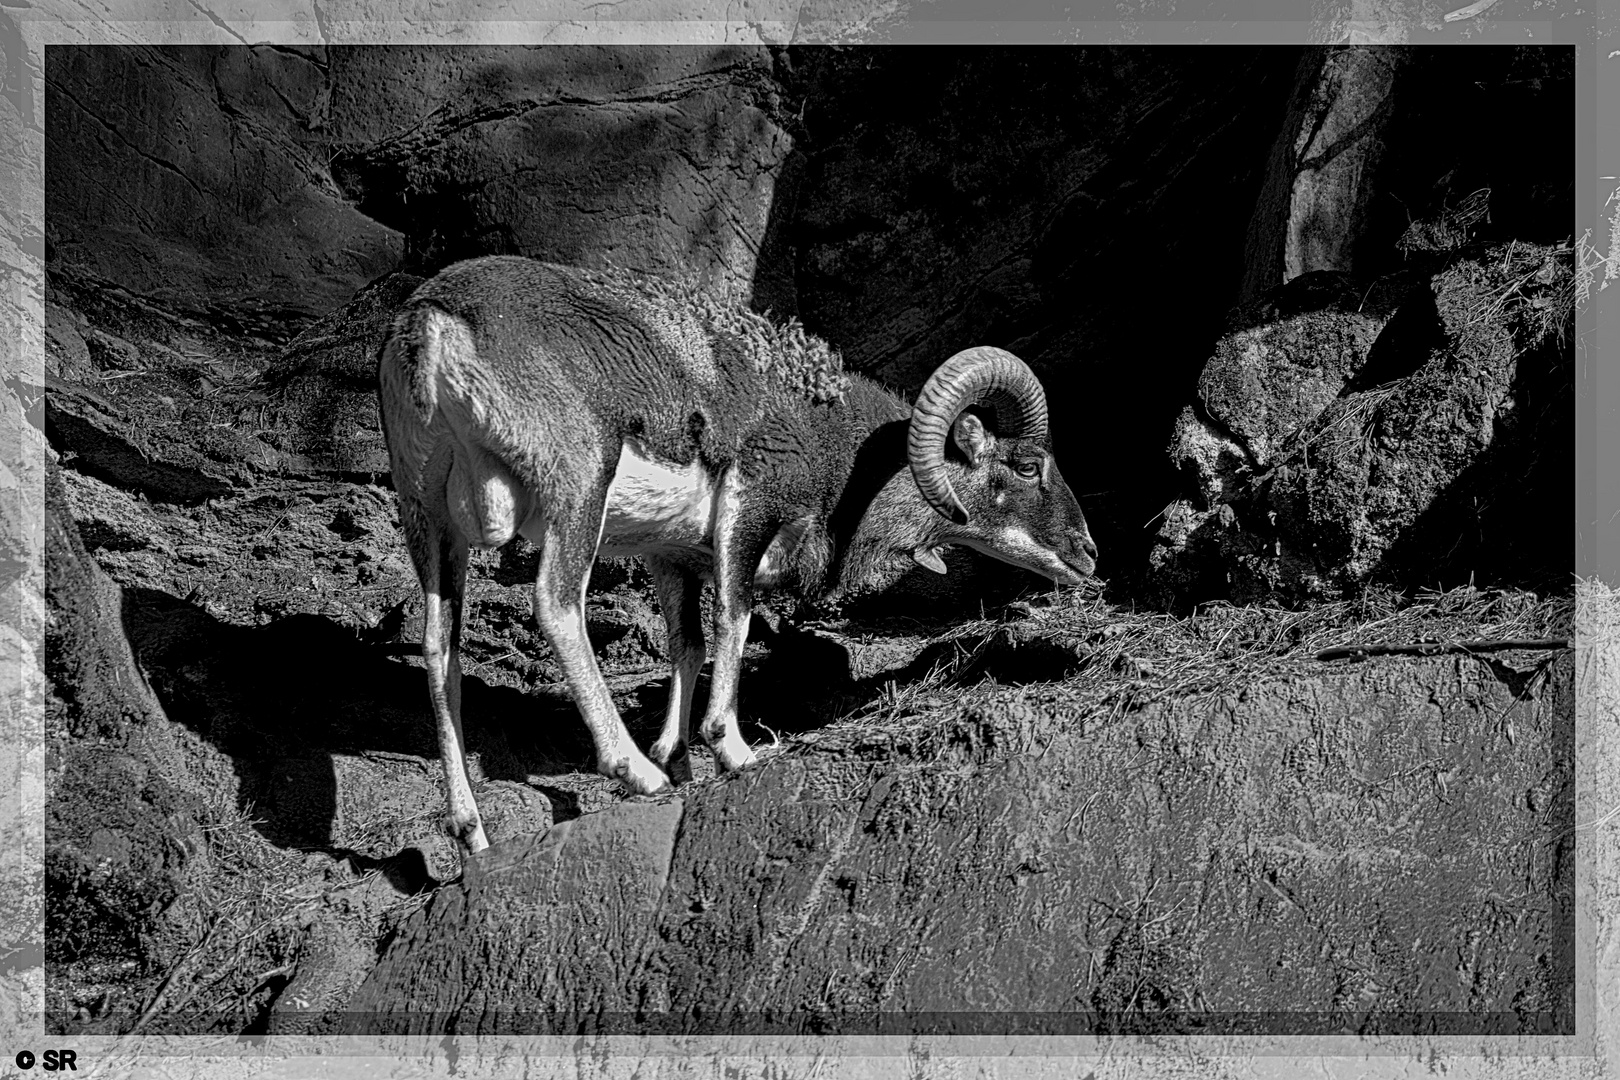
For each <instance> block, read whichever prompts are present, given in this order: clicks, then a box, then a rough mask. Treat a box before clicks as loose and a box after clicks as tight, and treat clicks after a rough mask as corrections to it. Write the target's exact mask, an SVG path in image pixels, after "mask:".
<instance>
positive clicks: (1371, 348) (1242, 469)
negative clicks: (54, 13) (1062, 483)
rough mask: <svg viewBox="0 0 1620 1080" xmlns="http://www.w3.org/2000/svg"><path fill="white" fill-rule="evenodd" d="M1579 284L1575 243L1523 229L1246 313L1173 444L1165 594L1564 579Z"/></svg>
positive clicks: (1211, 595)
mask: <svg viewBox="0 0 1620 1080" xmlns="http://www.w3.org/2000/svg"><path fill="white" fill-rule="evenodd" d="M1571 284H1572V267H1571V262H1570V257H1569V251H1568V249H1565V248H1558V247H1544V246H1538V245H1529V244H1519V243H1509V244H1502V245H1496V246H1492V247H1485V248H1476V249H1474V250H1473V251H1472V252H1470V253H1467V254H1463V255H1460V256H1459V257H1454V258H1452V259H1450V260H1449V261H1448V262H1447V263H1446V264H1444V265H1443V266H1441V267H1440V268H1438V269H1433V270H1432V271H1431V272H1429V273H1427V274H1425V275H1424V276H1423V277H1421V278H1419V279H1418V280H1416V281H1415V282H1414V275H1413V274H1412V273H1411V272H1403V273H1400V274H1396V275H1391V276H1390V277H1388V278H1384V279H1380V280H1379V281H1377V282H1374V283H1372V284H1371V285H1370V286H1361V287H1358V286H1356V285H1355V284H1354V283H1352V282H1351V281H1350V280H1349V279H1348V278H1346V277H1344V276H1342V275H1333V274H1320V275H1318V274H1312V275H1306V276H1305V277H1304V278H1301V279H1297V280H1296V281H1295V282H1292V283H1290V284H1289V285H1287V286H1284V287H1282V288H1281V289H1279V290H1275V291H1274V292H1273V293H1272V294H1271V295H1270V296H1268V297H1266V298H1263V299H1262V300H1261V301H1259V302H1257V303H1256V304H1255V305H1251V306H1250V307H1248V308H1246V309H1244V310H1242V311H1240V312H1239V313H1238V315H1237V317H1236V319H1235V320H1234V321H1235V328H1234V329H1232V330H1231V331H1230V332H1229V333H1228V334H1227V335H1226V336H1225V337H1223V338H1222V339H1221V340H1220V342H1219V343H1218V344H1217V345H1216V349H1215V355H1214V356H1213V357H1212V358H1211V359H1210V361H1209V362H1208V363H1207V364H1206V365H1205V368H1204V372H1203V374H1202V376H1201V377H1200V379H1199V382H1198V397H1197V400H1196V401H1195V403H1194V404H1192V405H1190V406H1188V407H1186V408H1185V409H1184V410H1183V412H1182V414H1181V417H1180V419H1179V420H1178V422H1177V425H1176V430H1175V435H1174V437H1173V440H1172V443H1171V448H1170V453H1171V456H1172V458H1173V459H1174V461H1175V463H1176V465H1177V466H1178V468H1179V469H1180V470H1181V472H1182V475H1183V477H1184V478H1185V483H1186V486H1187V487H1188V488H1189V489H1190V491H1189V493H1188V496H1187V497H1186V498H1183V499H1179V500H1176V501H1174V502H1172V503H1171V504H1170V506H1169V507H1168V508H1167V509H1166V511H1165V515H1164V521H1163V524H1162V525H1161V528H1160V530H1159V534H1158V543H1157V545H1156V547H1155V548H1154V551H1153V553H1152V557H1151V565H1152V575H1151V577H1152V580H1153V582H1154V585H1155V587H1156V588H1157V589H1158V590H1159V592H1160V594H1161V599H1162V600H1163V601H1164V602H1167V603H1171V604H1176V603H1183V604H1185V603H1189V602H1191V603H1197V602H1200V601H1206V600H1213V599H1230V600H1232V601H1234V602H1238V603H1248V602H1255V601H1270V602H1298V601H1301V600H1307V599H1332V598H1337V597H1340V596H1346V595H1354V594H1355V593H1356V592H1358V591H1359V590H1360V589H1361V588H1362V587H1364V586H1365V585H1366V584H1367V583H1368V582H1370V581H1373V580H1379V579H1381V580H1388V581H1393V582H1395V583H1397V584H1400V585H1403V586H1433V585H1437V584H1448V585H1449V584H1459V583H1463V582H1467V581H1468V580H1470V578H1471V577H1473V576H1474V575H1478V577H1479V578H1480V579H1482V580H1494V581H1499V582H1503V583H1514V584H1522V585H1528V586H1532V587H1538V586H1544V587H1557V586H1558V585H1559V584H1561V583H1562V582H1563V581H1564V580H1565V578H1566V577H1567V574H1568V559H1569V552H1570V551H1571V550H1572V547H1573V535H1572V525H1571V524H1570V523H1569V522H1568V515H1567V513H1565V511H1566V510H1567V500H1566V501H1565V503H1564V504H1560V503H1559V502H1558V501H1557V494H1558V492H1559V491H1560V490H1562V489H1561V488H1560V484H1564V486H1566V487H1567V476H1568V470H1569V468H1570V467H1571V465H1572V452H1573V436H1574V410H1573V404H1574V397H1573V385H1574V384H1573V378H1572V370H1573V365H1572V354H1571V352H1570V344H1571V338H1570V325H1571V324H1570V319H1571V314H1572V310H1573V308H1572V301H1573V293H1572V289H1571ZM1251 323H1252V325H1249V324H1251ZM1560 477H1563V478H1565V479H1564V480H1563V481H1561V480H1560V479H1559V478H1560ZM1530 521H1536V522H1541V523H1543V524H1542V525H1541V526H1539V527H1538V528H1536V529H1527V528H1526V527H1525V523H1526V522H1530Z"/></svg>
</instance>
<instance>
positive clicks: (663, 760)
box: [642, 555, 704, 784]
mask: <svg viewBox="0 0 1620 1080" xmlns="http://www.w3.org/2000/svg"><path fill="white" fill-rule="evenodd" d="M642 561H643V562H645V563H646V564H647V569H648V570H649V571H650V572H651V573H652V578H653V585H654V586H655V587H656V588H657V590H658V606H659V607H660V608H661V609H663V612H664V625H665V627H666V628H668V630H669V659H670V679H669V705H668V707H667V708H666V710H665V712H664V730H663V732H662V733H661V734H660V735H659V736H658V741H657V742H656V743H654V744H653V748H652V759H653V760H654V761H656V762H658V763H659V764H660V765H662V766H664V768H665V769H666V770H667V771H668V773H669V778H670V779H671V780H672V781H674V782H675V783H677V784H684V783H686V782H687V781H689V780H691V779H692V764H691V762H690V761H689V760H688V758H687V752H686V751H687V742H688V740H689V739H690V738H691V723H692V691H693V689H694V688H695V687H696V686H697V678H698V673H699V672H700V671H702V670H703V660H704V646H703V616H702V613H701V611H700V610H699V607H698V599H699V597H700V596H701V595H702V591H703V583H702V582H701V581H700V580H699V579H698V576H697V575H696V574H694V573H693V572H692V571H691V570H688V569H687V568H686V567H684V566H682V565H680V564H679V563H674V562H670V561H669V560H667V559H661V558H658V557H657V556H655V555H644V556H642Z"/></svg>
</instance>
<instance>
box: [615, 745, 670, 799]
mask: <svg viewBox="0 0 1620 1080" xmlns="http://www.w3.org/2000/svg"><path fill="white" fill-rule="evenodd" d="M638 759H639V760H638ZM601 772H602V773H603V774H604V775H606V776H611V777H613V779H615V780H617V781H619V782H620V783H621V784H623V785H624V786H625V787H627V788H629V789H630V792H631V793H632V794H635V795H656V794H658V793H659V792H661V791H668V790H670V789H671V784H670V782H669V777H667V776H665V775H664V770H662V769H660V768H659V767H658V766H656V765H654V764H653V763H652V762H650V761H648V760H647V759H646V758H644V757H641V755H640V754H637V755H636V756H635V757H629V758H621V759H620V760H618V761H616V762H614V763H613V764H611V765H609V766H607V767H606V768H603V769H601Z"/></svg>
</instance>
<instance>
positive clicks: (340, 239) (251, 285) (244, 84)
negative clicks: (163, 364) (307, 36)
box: [45, 46, 404, 340]
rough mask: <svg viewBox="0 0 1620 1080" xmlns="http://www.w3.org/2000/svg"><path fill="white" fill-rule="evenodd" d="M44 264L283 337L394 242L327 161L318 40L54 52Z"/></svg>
mask: <svg viewBox="0 0 1620 1080" xmlns="http://www.w3.org/2000/svg"><path fill="white" fill-rule="evenodd" d="M45 77H46V81H47V85H48V87H49V94H50V122H49V124H48V125H47V127H48V131H47V133H46V152H45V163H46V164H45V191H46V203H45V213H46V218H47V221H48V223H49V225H48V228H47V241H48V250H47V253H46V258H47V261H48V262H50V263H52V264H53V266H54V267H55V268H57V269H58V270H62V269H68V268H71V269H72V270H73V271H74V272H76V273H78V274H81V275H84V276H86V277H89V278H92V279H95V280H98V281H101V282H105V283H108V284H113V285H116V286H119V287H121V288H123V289H127V290H129V291H130V292H133V293H136V294H138V295H141V296H145V297H147V298H149V299H152V300H157V301H160V302H162V303H164V304H165V305H167V306H169V307H170V308H171V309H173V310H177V311H181V312H185V313H187V314H190V315H192V316H195V317H197V318H201V319H207V320H209V321H212V322H215V323H217V324H218V325H220V326H221V327H223V328H227V329H230V330H232V331H234V332H246V333H251V334H256V335H259V336H262V337H265V338H268V339H270V340H278V339H279V340H285V339H286V338H287V337H289V336H291V334H292V333H295V332H296V331H297V329H298V328H299V327H300V326H302V325H304V324H306V323H308V322H309V321H311V320H312V319H314V318H316V317H317V316H319V315H322V314H324V313H325V312H327V311H329V310H331V308H332V307H333V306H334V303H335V302H340V301H341V300H342V299H343V298H344V297H346V296H349V295H351V294H352V293H353V292H354V291H355V290H356V289H357V288H359V287H360V286H361V285H363V284H365V283H366V282H367V281H369V280H371V279H372V278H375V277H376V276H378V275H379V274H381V273H383V272H385V271H387V270H390V269H392V268H393V267H394V265H395V264H396V263H397V262H398V261H399V258H400V256H401V254H402V253H403V249H404V245H403V244H402V242H401V238H400V236H399V235H398V234H397V233H396V232H394V231H393V230H391V229H389V228H388V227H387V226H385V225H383V224H381V223H379V222H377V221H376V220H375V219H373V218H371V217H368V216H367V215H365V214H364V213H361V212H360V211H359V210H357V209H356V208H355V207H354V206H353V205H352V203H351V201H350V200H349V199H348V198H347V197H346V196H345V195H344V193H343V192H342V191H341V190H339V188H338V187H337V186H336V185H335V184H334V183H333V182H332V179H331V175H330V173H329V172H328V170H327V168H326V161H325V158H326V156H327V155H326V153H324V152H323V151H324V144H325V143H326V142H327V138H328V136H327V135H326V131H325V129H326V124H327V119H328V115H329V113H328V110H329V99H330V90H329V86H328V82H329V72H328V70H327V59H326V53H325V50H323V49H310V50H300V49H280V48H271V47H268V46H266V47H260V48H234V49H233V48H194V47H178V48H164V47H150V48H148V47H119V48H105V49H103V48H86V49H73V48H69V49H51V50H48V52H47V56H46V62H45Z"/></svg>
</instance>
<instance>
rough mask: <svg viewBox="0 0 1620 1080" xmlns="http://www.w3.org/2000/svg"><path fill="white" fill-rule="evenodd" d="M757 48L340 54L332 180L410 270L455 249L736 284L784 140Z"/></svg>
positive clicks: (757, 233) (758, 238) (744, 273)
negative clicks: (399, 249)
mask: <svg viewBox="0 0 1620 1080" xmlns="http://www.w3.org/2000/svg"><path fill="white" fill-rule="evenodd" d="M771 68H772V60H771V54H770V52H769V51H767V50H765V49H762V48H724V47H722V48H715V47H701V46H652V47H648V46H637V47H634V48H574V49H556V48H552V47H548V46H535V47H528V48H495V49H492V48H440V47H427V48H408V49H343V50H333V51H332V53H331V69H330V71H329V79H330V87H331V97H330V111H331V115H332V117H333V120H332V136H333V138H334V139H335V140H337V141H338V142H339V143H340V145H341V146H342V150H341V152H339V153H338V154H337V156H336V157H335V158H334V159H333V162H332V170H333V177H334V179H335V180H336V182H337V183H338V184H339V185H341V187H342V188H343V189H344V190H345V191H347V192H348V193H349V194H350V196H351V197H353V198H354V199H355V200H356V202H357V204H358V208H359V209H360V210H361V211H362V212H364V213H365V214H367V215H369V216H370V217H372V218H374V219H376V220H377V221H380V222H383V223H385V224H388V225H391V226H392V227H393V228H395V229H398V230H399V231H400V232H401V233H403V234H404V235H405V236H406V238H407V248H408V256H409V258H410V261H411V264H412V265H413V266H418V267H420V266H426V267H431V268H434V269H436V268H438V267H440V266H443V265H445V264H446V263H448V262H452V261H454V260H456V259H460V258H467V257H469V256H472V255H487V254H524V255H530V256H533V257H535V258H540V259H546V260H549V261H552V262H563V263H570V264H575V265H589V266H603V265H606V264H609V263H611V264H615V265H619V266H624V267H629V268H632V269H637V270H645V271H652V272H657V273H664V274H679V275H683V276H684V275H692V276H695V277H697V279H698V280H700V281H702V282H703V283H704V284H706V285H708V286H710V287H714V288H718V289H721V290H724V291H730V292H733V293H735V294H737V295H741V296H746V295H747V294H748V291H749V288H750V286H751V283H752V281H753V277H754V267H755V263H756V261H757V259H758V256H759V250H760V245H761V242H762V241H763V239H764V236H765V229H766V221H767V217H768V215H769V213H770V210H771V205H772V201H773V194H774V190H775V182H776V178H777V174H778V172H779V170H780V168H781V165H782V161H783V159H784V158H785V157H786V155H787V153H788V151H789V149H790V148H791V146H792V141H791V139H789V137H788V136H787V134H786V132H785V131H784V130H783V129H782V127H781V125H780V123H779V122H778V116H777V113H778V112H779V103H778V98H779V91H778V89H777V86H776V82H775V80H774V78H773V77H772V71H771Z"/></svg>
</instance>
